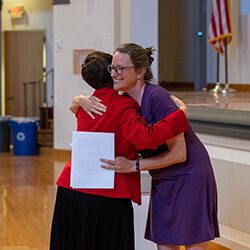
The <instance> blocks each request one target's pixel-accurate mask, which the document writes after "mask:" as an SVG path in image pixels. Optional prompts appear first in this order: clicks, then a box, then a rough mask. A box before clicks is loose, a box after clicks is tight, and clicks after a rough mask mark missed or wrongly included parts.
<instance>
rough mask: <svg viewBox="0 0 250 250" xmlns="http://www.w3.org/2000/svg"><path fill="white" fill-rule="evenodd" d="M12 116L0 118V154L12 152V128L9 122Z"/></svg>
mask: <svg viewBox="0 0 250 250" xmlns="http://www.w3.org/2000/svg"><path fill="white" fill-rule="evenodd" d="M10 118H11V116H0V152H9V151H10V127H9V126H8V121H9V120H10Z"/></svg>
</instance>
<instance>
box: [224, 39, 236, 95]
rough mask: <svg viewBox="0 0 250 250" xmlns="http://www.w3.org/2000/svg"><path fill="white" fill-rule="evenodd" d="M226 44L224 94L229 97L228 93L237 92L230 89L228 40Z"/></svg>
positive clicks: (225, 41)
mask: <svg viewBox="0 0 250 250" xmlns="http://www.w3.org/2000/svg"><path fill="white" fill-rule="evenodd" d="M224 43H225V88H224V89H223V90H222V94H225V95H227V94H228V93H233V92H236V90H235V89H231V88H229V83H228V68H227V38H225V40H224Z"/></svg>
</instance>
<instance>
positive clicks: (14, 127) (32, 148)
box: [8, 117, 40, 155]
mask: <svg viewBox="0 0 250 250" xmlns="http://www.w3.org/2000/svg"><path fill="white" fill-rule="evenodd" d="M8 125H9V126H10V127H11V134H12V144H13V154H14V155H37V154H38V145H37V127H38V126H39V125H40V121H39V120H38V118H36V117H13V118H11V120H10V121H9V122H8Z"/></svg>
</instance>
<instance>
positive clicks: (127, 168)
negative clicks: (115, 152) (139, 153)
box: [100, 156, 136, 173]
mask: <svg viewBox="0 0 250 250" xmlns="http://www.w3.org/2000/svg"><path fill="white" fill-rule="evenodd" d="M100 161H102V162H104V163H107V164H108V165H101V167H102V168H105V169H108V170H115V172H117V173H131V172H136V163H135V161H132V160H128V159H127V158H125V157H122V156H117V157H116V158H115V160H114V161H113V160H108V159H103V158H101V159H100Z"/></svg>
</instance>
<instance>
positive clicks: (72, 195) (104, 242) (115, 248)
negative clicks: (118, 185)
mask: <svg viewBox="0 0 250 250" xmlns="http://www.w3.org/2000/svg"><path fill="white" fill-rule="evenodd" d="M100 249H102V250H123V249H124V250H133V249H134V222H133V207H132V203H131V200H130V199H118V198H109V197H104V196H99V195H92V194H86V193H82V192H77V191H74V190H71V189H67V188H63V187H58V190H57V197H56V204H55V209H54V216H53V221H52V228H51V238H50V250H100Z"/></svg>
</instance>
